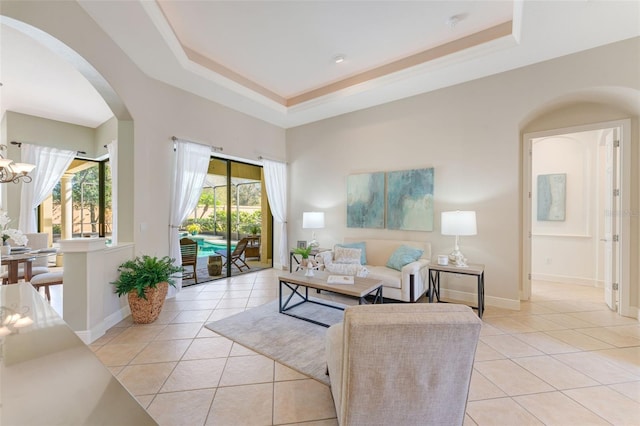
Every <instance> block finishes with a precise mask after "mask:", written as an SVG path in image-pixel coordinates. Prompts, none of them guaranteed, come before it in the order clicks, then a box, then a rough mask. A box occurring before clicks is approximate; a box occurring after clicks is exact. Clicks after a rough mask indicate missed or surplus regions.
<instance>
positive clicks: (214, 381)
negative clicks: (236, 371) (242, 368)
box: [160, 358, 227, 392]
mask: <svg viewBox="0 0 640 426" xmlns="http://www.w3.org/2000/svg"><path fill="white" fill-rule="evenodd" d="M226 363H227V360H226V358H214V359H197V360H192V361H180V362H179V363H178V365H176V367H175V369H174V370H173V372H172V373H171V375H170V376H169V378H168V379H167V381H166V382H165V383H164V385H163V386H162V388H161V389H160V392H176V391H185V390H194V389H205V388H215V387H217V386H218V383H220V377H221V376H222V371H223V370H224V366H225V364H226Z"/></svg>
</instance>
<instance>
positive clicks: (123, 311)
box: [76, 305, 131, 345]
mask: <svg viewBox="0 0 640 426" xmlns="http://www.w3.org/2000/svg"><path fill="white" fill-rule="evenodd" d="M129 315H131V310H130V309H129V305H126V306H123V307H122V308H120V310H119V311H116V312H114V313H112V314H111V315H109V316H108V317H106V318H105V319H104V320H103V321H102V322H101V323H99V324H97V325H96V326H95V327H92V328H91V329H89V330H81V331H76V335H77V336H78V337H79V338H80V340H82V341H83V342H84V343H85V344H87V345H89V344H91V343H93V342H95V341H96V340H98V339H99V338H100V337H102V336H104V334H105V333H106V332H107V330H109V329H110V328H111V327H113V326H114V325H116V324H118V323H119V322H120V321H122V320H123V319H125V318H126V317H128V316H129Z"/></svg>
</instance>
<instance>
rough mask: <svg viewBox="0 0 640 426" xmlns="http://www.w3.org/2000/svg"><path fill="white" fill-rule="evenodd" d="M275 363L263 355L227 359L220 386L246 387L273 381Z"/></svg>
mask: <svg viewBox="0 0 640 426" xmlns="http://www.w3.org/2000/svg"><path fill="white" fill-rule="evenodd" d="M273 370H274V361H273V360H272V359H269V358H267V357H265V356H262V355H252V356H238V357H230V358H228V359H227V365H226V367H225V368H224V373H222V378H221V379H220V386H234V385H246V384H249V383H264V382H272V381H273Z"/></svg>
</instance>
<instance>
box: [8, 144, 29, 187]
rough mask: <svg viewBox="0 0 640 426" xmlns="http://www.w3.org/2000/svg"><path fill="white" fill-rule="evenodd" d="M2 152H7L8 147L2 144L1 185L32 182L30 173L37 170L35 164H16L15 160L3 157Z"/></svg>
mask: <svg viewBox="0 0 640 426" xmlns="http://www.w3.org/2000/svg"><path fill="white" fill-rule="evenodd" d="M2 151H4V152H6V151H7V146H6V145H4V144H0V183H8V182H13V183H18V182H20V180H22V181H23V182H26V183H28V182H31V176H29V172H30V171H32V170H33V169H35V168H36V166H35V165H34V164H28V163H14V162H13V160H11V159H9V158H6V157H5V156H4V155H2Z"/></svg>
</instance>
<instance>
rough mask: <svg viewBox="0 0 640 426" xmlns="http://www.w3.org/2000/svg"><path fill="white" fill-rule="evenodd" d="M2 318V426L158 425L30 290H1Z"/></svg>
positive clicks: (24, 285)
mask: <svg viewBox="0 0 640 426" xmlns="http://www.w3.org/2000/svg"><path fill="white" fill-rule="evenodd" d="M0 318H1V323H0V424H2V425H6V426H13V425H20V426H25V425H156V424H157V423H156V422H155V421H154V420H153V419H152V418H151V416H150V415H149V414H148V413H147V412H146V411H145V410H144V409H143V408H142V406H140V404H139V403H138V402H137V401H136V399H135V398H134V397H133V396H132V395H131V394H130V393H129V392H128V391H127V390H126V389H125V388H124V386H122V384H121V383H120V382H119V381H118V380H117V379H116V378H115V377H114V376H113V375H112V374H111V372H110V371H109V370H108V369H107V368H106V367H105V366H104V365H103V364H102V362H100V360H99V359H98V358H97V357H96V355H95V354H94V353H93V351H92V350H91V349H90V348H89V347H88V346H87V345H85V344H84V342H82V340H81V339H80V338H79V337H78V336H77V335H76V334H75V333H74V332H73V331H72V330H71V328H69V326H68V325H67V324H66V323H65V322H64V321H63V320H62V318H60V316H59V315H58V314H57V313H56V312H55V311H54V310H53V309H52V308H51V306H49V304H48V303H47V302H46V301H45V299H44V298H43V297H42V296H40V295H39V294H38V293H37V292H36V291H35V289H34V288H33V286H31V284H29V283H20V284H12V285H4V286H0Z"/></svg>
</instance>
